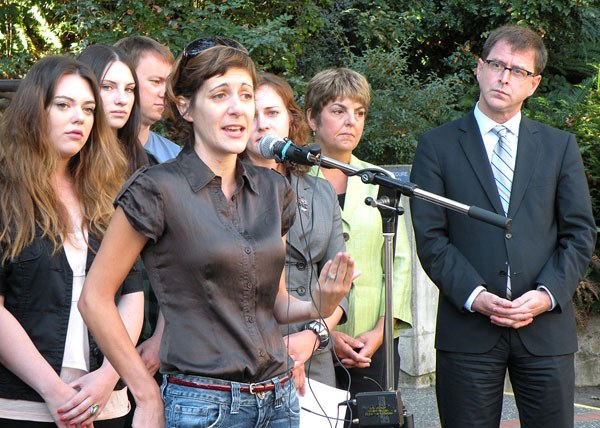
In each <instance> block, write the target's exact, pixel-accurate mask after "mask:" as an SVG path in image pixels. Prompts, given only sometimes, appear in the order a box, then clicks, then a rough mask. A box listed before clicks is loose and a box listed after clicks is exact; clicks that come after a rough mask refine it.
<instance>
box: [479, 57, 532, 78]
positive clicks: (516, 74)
mask: <svg viewBox="0 0 600 428" xmlns="http://www.w3.org/2000/svg"><path fill="white" fill-rule="evenodd" d="M483 62H485V63H486V64H487V65H488V67H489V69H490V71H491V72H492V73H494V74H502V73H504V70H508V71H509V72H510V75H511V76H512V77H513V78H514V79H516V80H525V79H527V78H528V77H529V76H534V74H533V73H532V72H531V71H527V70H525V69H523V68H519V67H507V66H506V64H504V63H503V62H501V61H496V60H495V59H484V60H483Z"/></svg>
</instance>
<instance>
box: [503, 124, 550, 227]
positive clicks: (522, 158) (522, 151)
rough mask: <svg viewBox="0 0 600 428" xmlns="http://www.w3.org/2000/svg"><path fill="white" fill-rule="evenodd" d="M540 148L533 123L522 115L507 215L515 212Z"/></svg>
mask: <svg viewBox="0 0 600 428" xmlns="http://www.w3.org/2000/svg"><path fill="white" fill-rule="evenodd" d="M541 150H542V142H541V141H540V139H539V136H538V130H537V128H536V126H535V123H534V122H532V121H531V120H529V119H527V118H526V117H525V116H523V117H522V118H521V125H520V127H519V145H518V146H517V159H516V163H515V174H514V177H513V184H512V189H511V192H510V205H509V207H508V214H509V217H510V216H511V215H514V213H516V212H517V210H518V209H519V205H521V202H522V201H523V197H524V196H525V190H526V189H527V185H528V184H529V180H531V176H532V175H533V172H534V170H535V168H536V167H537V159H538V157H539V154H540V153H541Z"/></svg>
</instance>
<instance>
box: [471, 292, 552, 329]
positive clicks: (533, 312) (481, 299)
mask: <svg viewBox="0 0 600 428" xmlns="http://www.w3.org/2000/svg"><path fill="white" fill-rule="evenodd" d="M551 305H552V301H551V300H550V296H548V293H546V292H545V291H543V290H531V291H528V292H527V293H525V294H523V295H522V296H520V297H519V298H517V299H515V300H512V301H511V300H508V299H504V298H502V297H499V296H496V295H495V294H492V293H490V292H488V291H482V292H481V293H479V295H478V296H477V297H476V298H475V300H474V301H473V305H472V306H471V308H472V309H473V310H474V311H476V312H479V313H482V314H483V315H486V316H488V317H490V320H491V321H492V323H493V324H496V325H498V326H500V327H510V328H515V329H517V328H521V327H525V326H526V325H529V324H531V323H532V322H533V319H534V318H535V317H536V316H538V315H539V314H541V313H543V312H546V311H548V310H549V309H550V308H551Z"/></svg>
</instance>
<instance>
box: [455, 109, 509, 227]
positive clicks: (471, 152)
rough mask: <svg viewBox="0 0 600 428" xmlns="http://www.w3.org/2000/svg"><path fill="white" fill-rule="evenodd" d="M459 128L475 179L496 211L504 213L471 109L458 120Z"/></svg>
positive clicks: (460, 141) (462, 145)
mask: <svg viewBox="0 0 600 428" xmlns="http://www.w3.org/2000/svg"><path fill="white" fill-rule="evenodd" d="M459 129H460V130H461V131H462V132H463V135H462V136H461V137H460V138H459V143H460V145H461V147H462V149H463V151H464V153H465V156H466V157H467V159H468V161H469V163H470V164H471V168H473V172H474V173H475V175H476V176H477V180H478V181H479V183H480V184H481V187H482V188H483V190H484V192H485V194H486V196H487V198H488V200H489V201H490V204H491V205H492V206H493V207H494V209H495V210H496V212H497V213H498V214H500V215H504V209H503V208H502V203H501V202H500V196H498V188H497V187H496V182H495V180H494V175H493V174H492V168H491V166H490V162H489V159H488V156H487V153H486V151H485V146H484V145H483V139H482V138H481V133H480V132H479V126H478V125H477V121H476V120H475V115H474V114H473V112H472V111H471V113H470V114H468V115H467V116H465V117H463V118H462V120H461V121H460V122H459ZM480 208H483V207H480Z"/></svg>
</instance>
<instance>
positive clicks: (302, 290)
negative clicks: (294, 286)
mask: <svg viewBox="0 0 600 428" xmlns="http://www.w3.org/2000/svg"><path fill="white" fill-rule="evenodd" d="M297 291H298V294H299V295H301V296H304V295H305V294H306V287H298V290H297Z"/></svg>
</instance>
